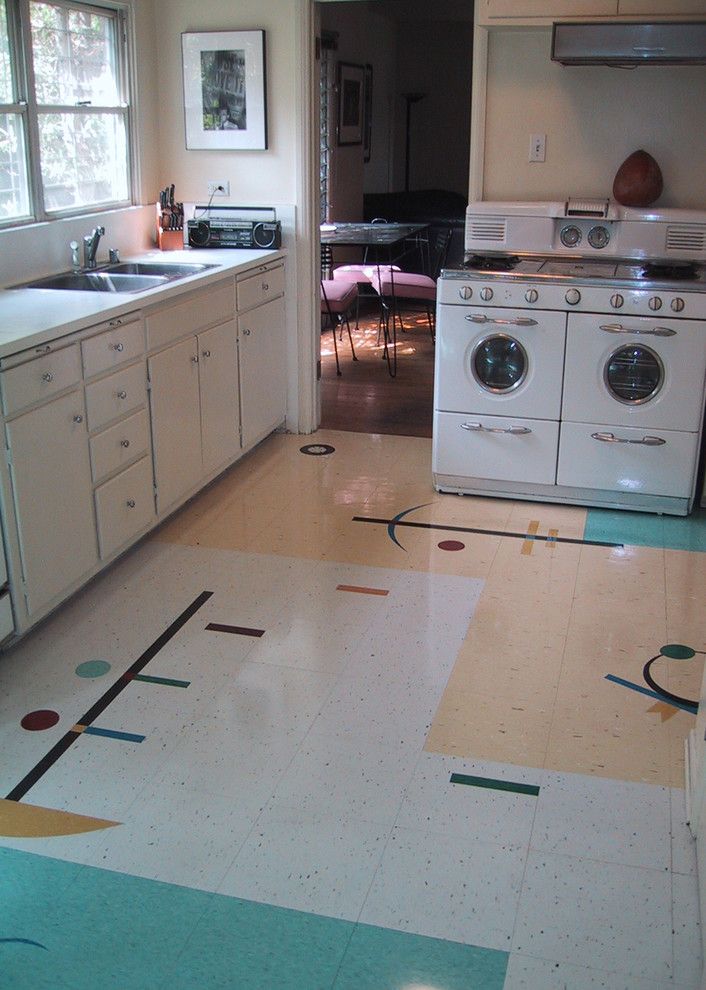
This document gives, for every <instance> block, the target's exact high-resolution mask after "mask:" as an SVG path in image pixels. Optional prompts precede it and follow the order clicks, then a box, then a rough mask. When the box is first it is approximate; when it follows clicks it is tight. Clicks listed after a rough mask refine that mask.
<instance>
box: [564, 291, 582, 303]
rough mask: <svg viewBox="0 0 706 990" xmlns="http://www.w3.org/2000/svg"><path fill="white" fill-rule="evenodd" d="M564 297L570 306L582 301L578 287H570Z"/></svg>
mask: <svg viewBox="0 0 706 990" xmlns="http://www.w3.org/2000/svg"><path fill="white" fill-rule="evenodd" d="M564 298H565V299H566V301H567V303H568V304H569V306H575V305H576V303H578V302H581V293H580V292H579V290H578V289H569V291H568V292H567V293H566V296H565V297H564Z"/></svg>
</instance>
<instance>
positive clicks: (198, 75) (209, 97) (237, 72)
mask: <svg viewBox="0 0 706 990" xmlns="http://www.w3.org/2000/svg"><path fill="white" fill-rule="evenodd" d="M181 47H182V64H183V70H184V115H185V126H186V147H187V148H188V149H224V150H231V151H239V150H264V149H266V148H267V85H266V77H265V32H264V31H205V32H200V33H194V32H187V33H184V34H182V36H181Z"/></svg>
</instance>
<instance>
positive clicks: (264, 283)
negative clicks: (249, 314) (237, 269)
mask: <svg viewBox="0 0 706 990" xmlns="http://www.w3.org/2000/svg"><path fill="white" fill-rule="evenodd" d="M283 292H284V265H278V266H277V267H276V268H270V269H269V270H268V271H265V272H260V273H259V274H257V275H251V276H250V278H244V279H243V280H242V282H238V312H241V313H242V312H243V310H246V309H252V308H253V306H259V305H260V304H261V303H264V302H267V301H268V300H269V299H274V298H275V297H276V296H281V295H282V294H283Z"/></svg>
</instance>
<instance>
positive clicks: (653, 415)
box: [433, 200, 706, 515]
mask: <svg viewBox="0 0 706 990" xmlns="http://www.w3.org/2000/svg"><path fill="white" fill-rule="evenodd" d="M465 247H466V252H467V254H466V258H465V262H464V265H463V267H462V268H460V269H445V270H444V271H443V272H442V275H441V278H440V281H439V291H438V302H437V348H436V372H435V389H434V435H433V477H434V484H435V486H436V488H437V489H438V490H439V491H444V492H458V493H463V494H479V495H493V496H507V497H511V498H525V499H535V500H542V501H552V502H569V503H575V504H580V505H595V506H604V507H610V508H622V509H635V510H641V511H653V512H667V513H674V514H677V515H685V514H687V513H688V512H689V511H690V510H691V508H692V506H693V503H694V498H695V494H696V489H697V471H698V465H699V457H700V451H701V436H702V428H703V415H704V388H705V382H706V267H705V265H704V262H706V212H697V211H691V210H635V209H626V208H623V207H620V206H617V205H616V204H614V203H612V202H610V201H595V200H581V201H577V200H569V201H568V202H566V203H491V202H479V203H472V204H471V205H470V206H469V207H468V210H467V216H466V241H465Z"/></svg>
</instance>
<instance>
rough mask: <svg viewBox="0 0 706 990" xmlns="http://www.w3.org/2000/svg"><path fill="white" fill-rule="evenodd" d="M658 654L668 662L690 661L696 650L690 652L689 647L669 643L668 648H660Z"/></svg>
mask: <svg viewBox="0 0 706 990" xmlns="http://www.w3.org/2000/svg"><path fill="white" fill-rule="evenodd" d="M659 652H660V653H661V654H662V656H663V657H669V659H670V660H691V658H692V657H693V656H694V655H695V653H696V650H692V648H691V647H690V646H682V645H681V643H669V645H668V646H663V647H661V649H660V651H659Z"/></svg>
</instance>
